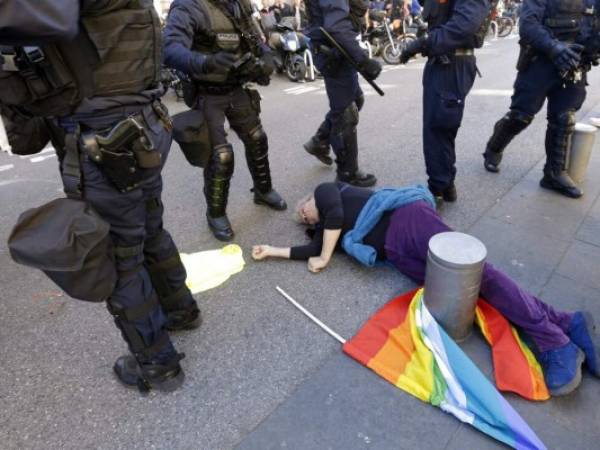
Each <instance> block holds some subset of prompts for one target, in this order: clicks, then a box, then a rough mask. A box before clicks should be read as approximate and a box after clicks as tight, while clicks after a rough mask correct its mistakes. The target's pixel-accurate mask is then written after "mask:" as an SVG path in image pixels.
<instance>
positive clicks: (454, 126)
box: [423, 55, 477, 193]
mask: <svg viewBox="0 0 600 450" xmlns="http://www.w3.org/2000/svg"><path fill="white" fill-rule="evenodd" d="M476 72H477V67H476V65H475V56H472V55H469V56H454V55H451V56H449V57H448V62H447V63H443V62H442V61H440V58H437V57H432V58H429V60H428V61H427V64H426V65H425V70H424V72H423V153H424V156H425V166H426V170H427V176H428V177H429V181H428V182H429V187H430V189H432V191H434V192H436V193H437V192H441V191H442V190H444V189H445V188H447V187H449V186H450V185H451V184H452V183H453V182H454V178H455V176H456V167H455V164H456V150H455V140H456V134H457V133H458V129H459V128H460V124H461V122H462V118H463V112H464V108H465V98H466V97H467V94H468V93H469V91H470V90H471V87H473V83H474V81H475V75H476Z"/></svg>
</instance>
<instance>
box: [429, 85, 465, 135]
mask: <svg viewBox="0 0 600 450" xmlns="http://www.w3.org/2000/svg"><path fill="white" fill-rule="evenodd" d="M437 96H438V97H437V98H438V105H437V108H436V109H435V113H434V120H433V123H432V127H433V128H438V129H442V130H453V129H457V128H458V127H459V126H460V122H461V121H462V116H463V111H464V108H465V101H464V99H463V98H460V97H458V96H457V95H455V94H453V93H450V92H442V93H438V94H437Z"/></svg>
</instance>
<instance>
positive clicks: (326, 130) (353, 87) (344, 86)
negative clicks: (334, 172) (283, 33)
mask: <svg viewBox="0 0 600 450" xmlns="http://www.w3.org/2000/svg"><path fill="white" fill-rule="evenodd" d="M315 66H316V67H317V69H318V70H319V72H321V74H322V75H323V79H324V81H325V90H326V92H327V98H328V100H329V111H328V112H327V114H326V116H325V120H324V122H323V123H322V124H321V125H320V127H319V131H317V136H319V137H321V136H323V137H325V136H329V143H330V145H331V148H332V149H333V151H334V153H335V154H336V157H337V160H338V170H345V167H340V162H341V163H342V166H343V165H344V163H346V161H345V159H347V157H346V155H345V150H346V144H345V143H344V139H343V137H342V134H343V130H344V128H345V127H347V126H354V127H355V126H356V124H345V123H344V112H345V111H347V110H348V108H349V107H350V106H351V105H352V103H358V104H357V109H360V107H362V96H363V92H362V90H361V88H360V85H359V83H358V72H357V71H356V69H355V68H354V67H353V66H351V65H350V63H349V62H347V61H346V60H344V59H338V60H337V62H336V64H335V65H333V64H331V63H330V62H329V60H328V57H327V56H326V55H324V54H323V53H319V52H317V54H316V56H315ZM359 99H360V100H359ZM357 100H358V102H357ZM357 120H358V118H357ZM349 156H350V158H351V159H353V161H350V167H348V169H347V171H348V172H351V173H352V172H355V171H356V170H357V167H354V166H357V162H356V161H354V160H355V159H356V155H349Z"/></svg>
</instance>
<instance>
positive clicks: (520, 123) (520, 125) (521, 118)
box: [503, 110, 533, 134]
mask: <svg viewBox="0 0 600 450" xmlns="http://www.w3.org/2000/svg"><path fill="white" fill-rule="evenodd" d="M503 119H505V120H506V121H507V124H508V125H509V128H510V130H511V132H512V133H513V134H517V133H520V132H521V131H523V130H524V129H525V128H527V127H528V126H529V124H530V123H531V121H532V120H533V116H532V115H529V114H525V113H523V112H521V111H516V110H510V111H509V112H508V113H507V114H506V115H505V116H504V117H503Z"/></svg>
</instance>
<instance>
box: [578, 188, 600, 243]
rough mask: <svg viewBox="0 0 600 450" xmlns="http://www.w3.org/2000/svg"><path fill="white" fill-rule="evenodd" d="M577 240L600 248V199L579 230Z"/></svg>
mask: <svg viewBox="0 0 600 450" xmlns="http://www.w3.org/2000/svg"><path fill="white" fill-rule="evenodd" d="M575 239H577V240H579V241H583V242H587V243H588V244H592V245H596V246H599V247H600V197H599V198H598V199H597V200H596V203H595V204H594V206H593V207H592V209H591V210H590V212H589V214H588V215H587V216H586V218H585V219H584V221H583V223H582V224H581V226H580V228H579V230H577V234H575Z"/></svg>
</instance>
